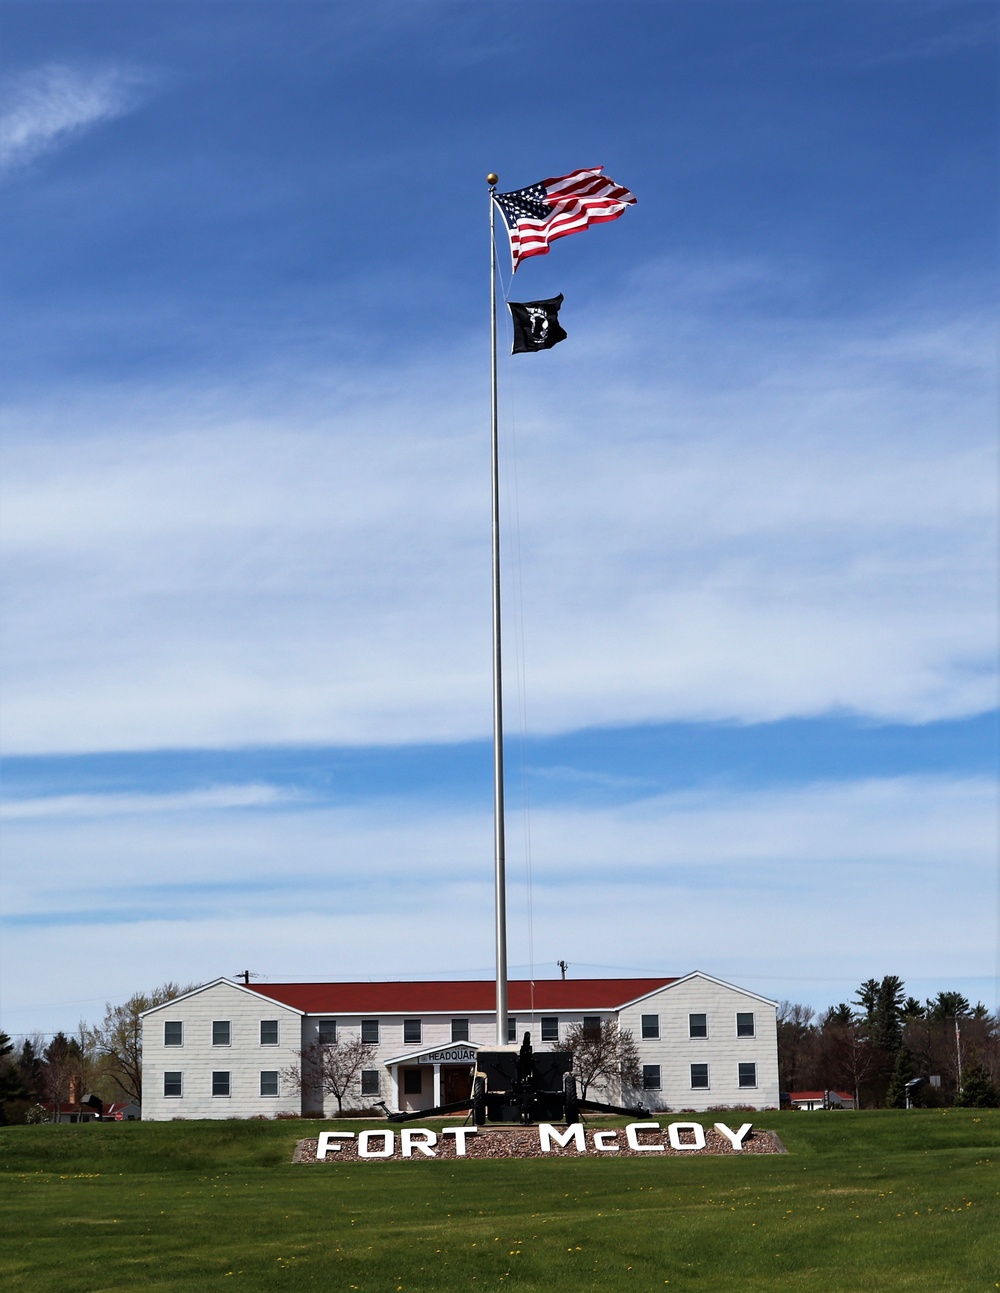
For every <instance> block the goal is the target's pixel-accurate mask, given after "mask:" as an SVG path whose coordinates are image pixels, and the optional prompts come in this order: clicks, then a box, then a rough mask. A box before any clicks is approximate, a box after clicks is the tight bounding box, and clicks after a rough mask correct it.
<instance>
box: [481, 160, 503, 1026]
mask: <svg viewBox="0 0 1000 1293" xmlns="http://www.w3.org/2000/svg"><path fill="white" fill-rule="evenodd" d="M486 183H487V184H488V185H489V186H490V371H491V375H492V383H491V396H492V404H491V413H492V419H491V428H492V436H491V440H492V450H493V862H494V881H495V889H496V894H495V901H496V966H497V1045H498V1046H505V1045H506V1044H507V877H506V865H507V863H506V849H505V843H504V807H503V679H502V675H501V655H500V452H499V434H498V426H497V253H496V242H495V239H494V234H495V223H494V216H495V212H496V206H495V204H494V201H493V196H494V194H495V193H496V186H497V183H498V179H497V176H496V175H494V174H493V173H492V172H490V174H489V175H487V177H486Z"/></svg>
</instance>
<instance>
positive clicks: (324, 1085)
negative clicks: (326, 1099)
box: [283, 1037, 378, 1113]
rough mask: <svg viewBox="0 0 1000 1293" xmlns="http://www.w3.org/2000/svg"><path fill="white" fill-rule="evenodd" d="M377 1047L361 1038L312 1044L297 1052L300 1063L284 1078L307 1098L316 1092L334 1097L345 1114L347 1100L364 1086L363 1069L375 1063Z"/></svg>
mask: <svg viewBox="0 0 1000 1293" xmlns="http://www.w3.org/2000/svg"><path fill="white" fill-rule="evenodd" d="M377 1051H378V1046H377V1045H376V1043H375V1042H363V1041H362V1040H361V1038H360V1037H352V1038H346V1039H344V1040H343V1041H341V1040H340V1039H339V1038H338V1040H337V1041H335V1042H318V1041H316V1042H310V1044H309V1045H308V1046H304V1047H303V1048H302V1050H300V1051H297V1052H296V1054H297V1055H298V1057H299V1063H298V1064H293V1065H291V1067H290V1068H287V1069H285V1070H284V1073H283V1077H284V1078H285V1080H286V1081H287V1082H289V1083H290V1084H291V1085H292V1086H293V1087H294V1088H295V1090H296V1091H299V1092H301V1093H302V1094H303V1095H305V1096H306V1098H307V1099H308V1098H309V1097H310V1096H311V1095H313V1094H314V1093H316V1092H320V1093H321V1094H322V1095H323V1096H328V1095H332V1096H333V1097H334V1099H335V1100H336V1101H337V1112H338V1113H343V1112H344V1100H345V1099H346V1098H347V1096H349V1095H350V1094H351V1093H352V1092H353V1091H354V1090H355V1089H356V1088H358V1087H360V1085H361V1070H362V1069H365V1068H369V1067H370V1066H371V1064H372V1062H373V1061H374V1058H375V1054H376V1052H377Z"/></svg>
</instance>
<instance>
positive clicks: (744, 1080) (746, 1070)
mask: <svg viewBox="0 0 1000 1293" xmlns="http://www.w3.org/2000/svg"><path fill="white" fill-rule="evenodd" d="M756 1085H757V1065H756V1064H741V1065H740V1086H756Z"/></svg>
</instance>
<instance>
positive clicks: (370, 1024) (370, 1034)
mask: <svg viewBox="0 0 1000 1293" xmlns="http://www.w3.org/2000/svg"><path fill="white" fill-rule="evenodd" d="M361 1040H362V1041H363V1042H377V1041H378V1020H377V1019H362V1021H361Z"/></svg>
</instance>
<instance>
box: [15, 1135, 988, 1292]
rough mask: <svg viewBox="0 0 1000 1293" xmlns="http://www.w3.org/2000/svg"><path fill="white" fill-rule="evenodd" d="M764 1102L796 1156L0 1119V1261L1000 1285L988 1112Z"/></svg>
mask: <svg viewBox="0 0 1000 1293" xmlns="http://www.w3.org/2000/svg"><path fill="white" fill-rule="evenodd" d="M662 1121H664V1122H667V1121H669V1119H668V1118H666V1117H664V1118H663V1119H662ZM703 1121H705V1122H706V1123H708V1124H710V1123H711V1122H712V1121H714V1118H712V1117H705V1118H704V1119H703ZM730 1121H735V1122H736V1123H738V1122H739V1118H738V1117H734V1119H731V1120H730ZM341 1125H344V1126H347V1127H349V1128H350V1129H352V1130H357V1129H358V1127H359V1124H358V1123H357V1122H352V1123H347V1124H341ZM760 1125H761V1126H766V1127H773V1128H774V1129H775V1130H776V1131H777V1132H778V1134H779V1135H780V1136H781V1138H782V1140H783V1142H784V1144H785V1145H786V1146H787V1148H788V1151H789V1152H788V1154H787V1155H774V1156H754V1155H744V1156H742V1157H740V1156H731V1157H719V1158H705V1157H691V1158H666V1157H664V1158H659V1157H656V1156H653V1155H650V1156H649V1158H644V1159H622V1160H615V1159H612V1158H603V1159H592V1158H586V1159H569V1158H556V1159H531V1160H521V1161H509V1160H507V1161H502V1160H492V1161H486V1162H475V1161H469V1160H466V1161H459V1162H447V1163H446V1162H412V1163H380V1162H368V1163H357V1164H343V1163H340V1164H338V1163H331V1164H329V1165H322V1164H320V1165H314V1166H292V1164H291V1163H290V1159H291V1154H292V1149H293V1147H294V1144H295V1141H296V1140H297V1139H298V1138H299V1137H300V1136H303V1135H315V1133H316V1131H317V1130H318V1129H327V1128H330V1127H332V1126H334V1124H331V1123H299V1122H201V1123H197V1122H183V1123H182V1122H178V1123H127V1124H124V1125H123V1124H119V1125H115V1126H103V1127H102V1126H65V1127H48V1126H45V1127H5V1128H0V1180H2V1185H0V1189H2V1190H3V1210H4V1227H3V1230H4V1239H3V1243H2V1245H0V1279H2V1281H3V1287H4V1288H5V1289H27V1290H31V1291H32V1293H44V1291H45V1290H49V1289H52V1290H56V1289H58V1290H60V1293H77V1291H79V1293H83V1291H84V1290H86V1293H97V1290H102V1289H141V1290H148V1291H149V1293H154V1291H156V1290H166V1289H186V1290H187V1289H190V1290H193V1289H216V1288H222V1289H229V1288H232V1289H233V1290H237V1289H253V1290H257V1289H289V1290H296V1289H303V1288H309V1289H338V1290H339V1289H344V1290H352V1289H356V1290H359V1291H361V1293H396V1291H397V1290H403V1291H404V1293H422V1291H424V1290H432V1289H500V1288H504V1289H507V1288H513V1289H521V1290H539V1291H544V1293H561V1291H562V1290H573V1293H577V1291H578V1290H590V1289H611V1290H617V1289H642V1290H650V1289H656V1290H661V1291H663V1293H689V1291H691V1293H694V1291H695V1290H697V1291H699V1293H700V1291H702V1290H706V1291H707V1290H714V1289H726V1290H729V1289H733V1290H736V1289H739V1290H767V1291H768V1293H785V1291H789V1293H790V1291H791V1290H805V1289H808V1290H823V1293H840V1291H841V1290H842V1291H843V1293H860V1291H861V1290H866V1291H867V1290H882V1289H893V1290H895V1289H901V1290H927V1291H928V1293H952V1291H953V1290H954V1291H956V1293H958V1291H960V1290H976V1291H977V1293H978V1291H979V1290H994V1289H998V1288H1000V1208H998V1198H1000V1111H997V1110H948V1111H947V1112H942V1111H940V1110H937V1111H930V1110H927V1111H919V1110H915V1111H912V1112H909V1113H902V1112H878V1113H839V1112H838V1113H799V1112H795V1113H782V1114H765V1115H762V1116H761V1119H760Z"/></svg>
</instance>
